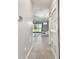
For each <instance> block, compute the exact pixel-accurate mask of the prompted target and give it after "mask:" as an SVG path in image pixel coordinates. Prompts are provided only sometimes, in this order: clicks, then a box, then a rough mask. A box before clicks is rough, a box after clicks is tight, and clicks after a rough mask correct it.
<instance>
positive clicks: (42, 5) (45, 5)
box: [31, 0, 52, 8]
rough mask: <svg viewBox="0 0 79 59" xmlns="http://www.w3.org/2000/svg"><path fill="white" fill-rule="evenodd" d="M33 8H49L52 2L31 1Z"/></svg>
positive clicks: (43, 0) (49, 0)
mask: <svg viewBox="0 0 79 59" xmlns="http://www.w3.org/2000/svg"><path fill="white" fill-rule="evenodd" d="M31 1H32V5H33V7H40V8H49V7H50V4H51V2H52V0H31Z"/></svg>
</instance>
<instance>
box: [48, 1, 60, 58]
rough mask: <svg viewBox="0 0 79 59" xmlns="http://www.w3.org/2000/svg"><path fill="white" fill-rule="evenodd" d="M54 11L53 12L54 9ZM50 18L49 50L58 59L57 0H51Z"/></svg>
mask: <svg viewBox="0 0 79 59" xmlns="http://www.w3.org/2000/svg"><path fill="white" fill-rule="evenodd" d="M55 8H56V10H55V12H54V13H53V11H54V9H55ZM50 12H51V13H50V15H51V16H50V17H49V18H50V19H49V28H50V29H49V35H50V36H49V37H50V38H49V39H50V41H49V43H50V45H51V50H52V52H53V54H54V55H55V58H56V59H59V51H58V49H59V48H58V0H53V2H52V5H51V8H50Z"/></svg>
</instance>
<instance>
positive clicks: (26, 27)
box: [18, 0, 32, 59]
mask: <svg viewBox="0 0 79 59" xmlns="http://www.w3.org/2000/svg"><path fill="white" fill-rule="evenodd" d="M18 4H19V5H18V9H19V10H18V16H22V17H23V20H22V21H21V22H18V59H25V57H26V55H27V53H28V51H29V49H30V47H31V44H32V36H31V35H32V6H31V2H30V0H19V2H18Z"/></svg>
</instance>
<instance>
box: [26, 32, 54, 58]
mask: <svg viewBox="0 0 79 59" xmlns="http://www.w3.org/2000/svg"><path fill="white" fill-rule="evenodd" d="M35 35H36V36H34V37H33V39H34V43H33V48H32V50H31V52H30V54H29V56H28V58H27V59H55V58H54V55H53V54H52V52H51V50H50V48H49V45H48V37H43V36H42V34H41V33H37V34H35Z"/></svg>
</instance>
